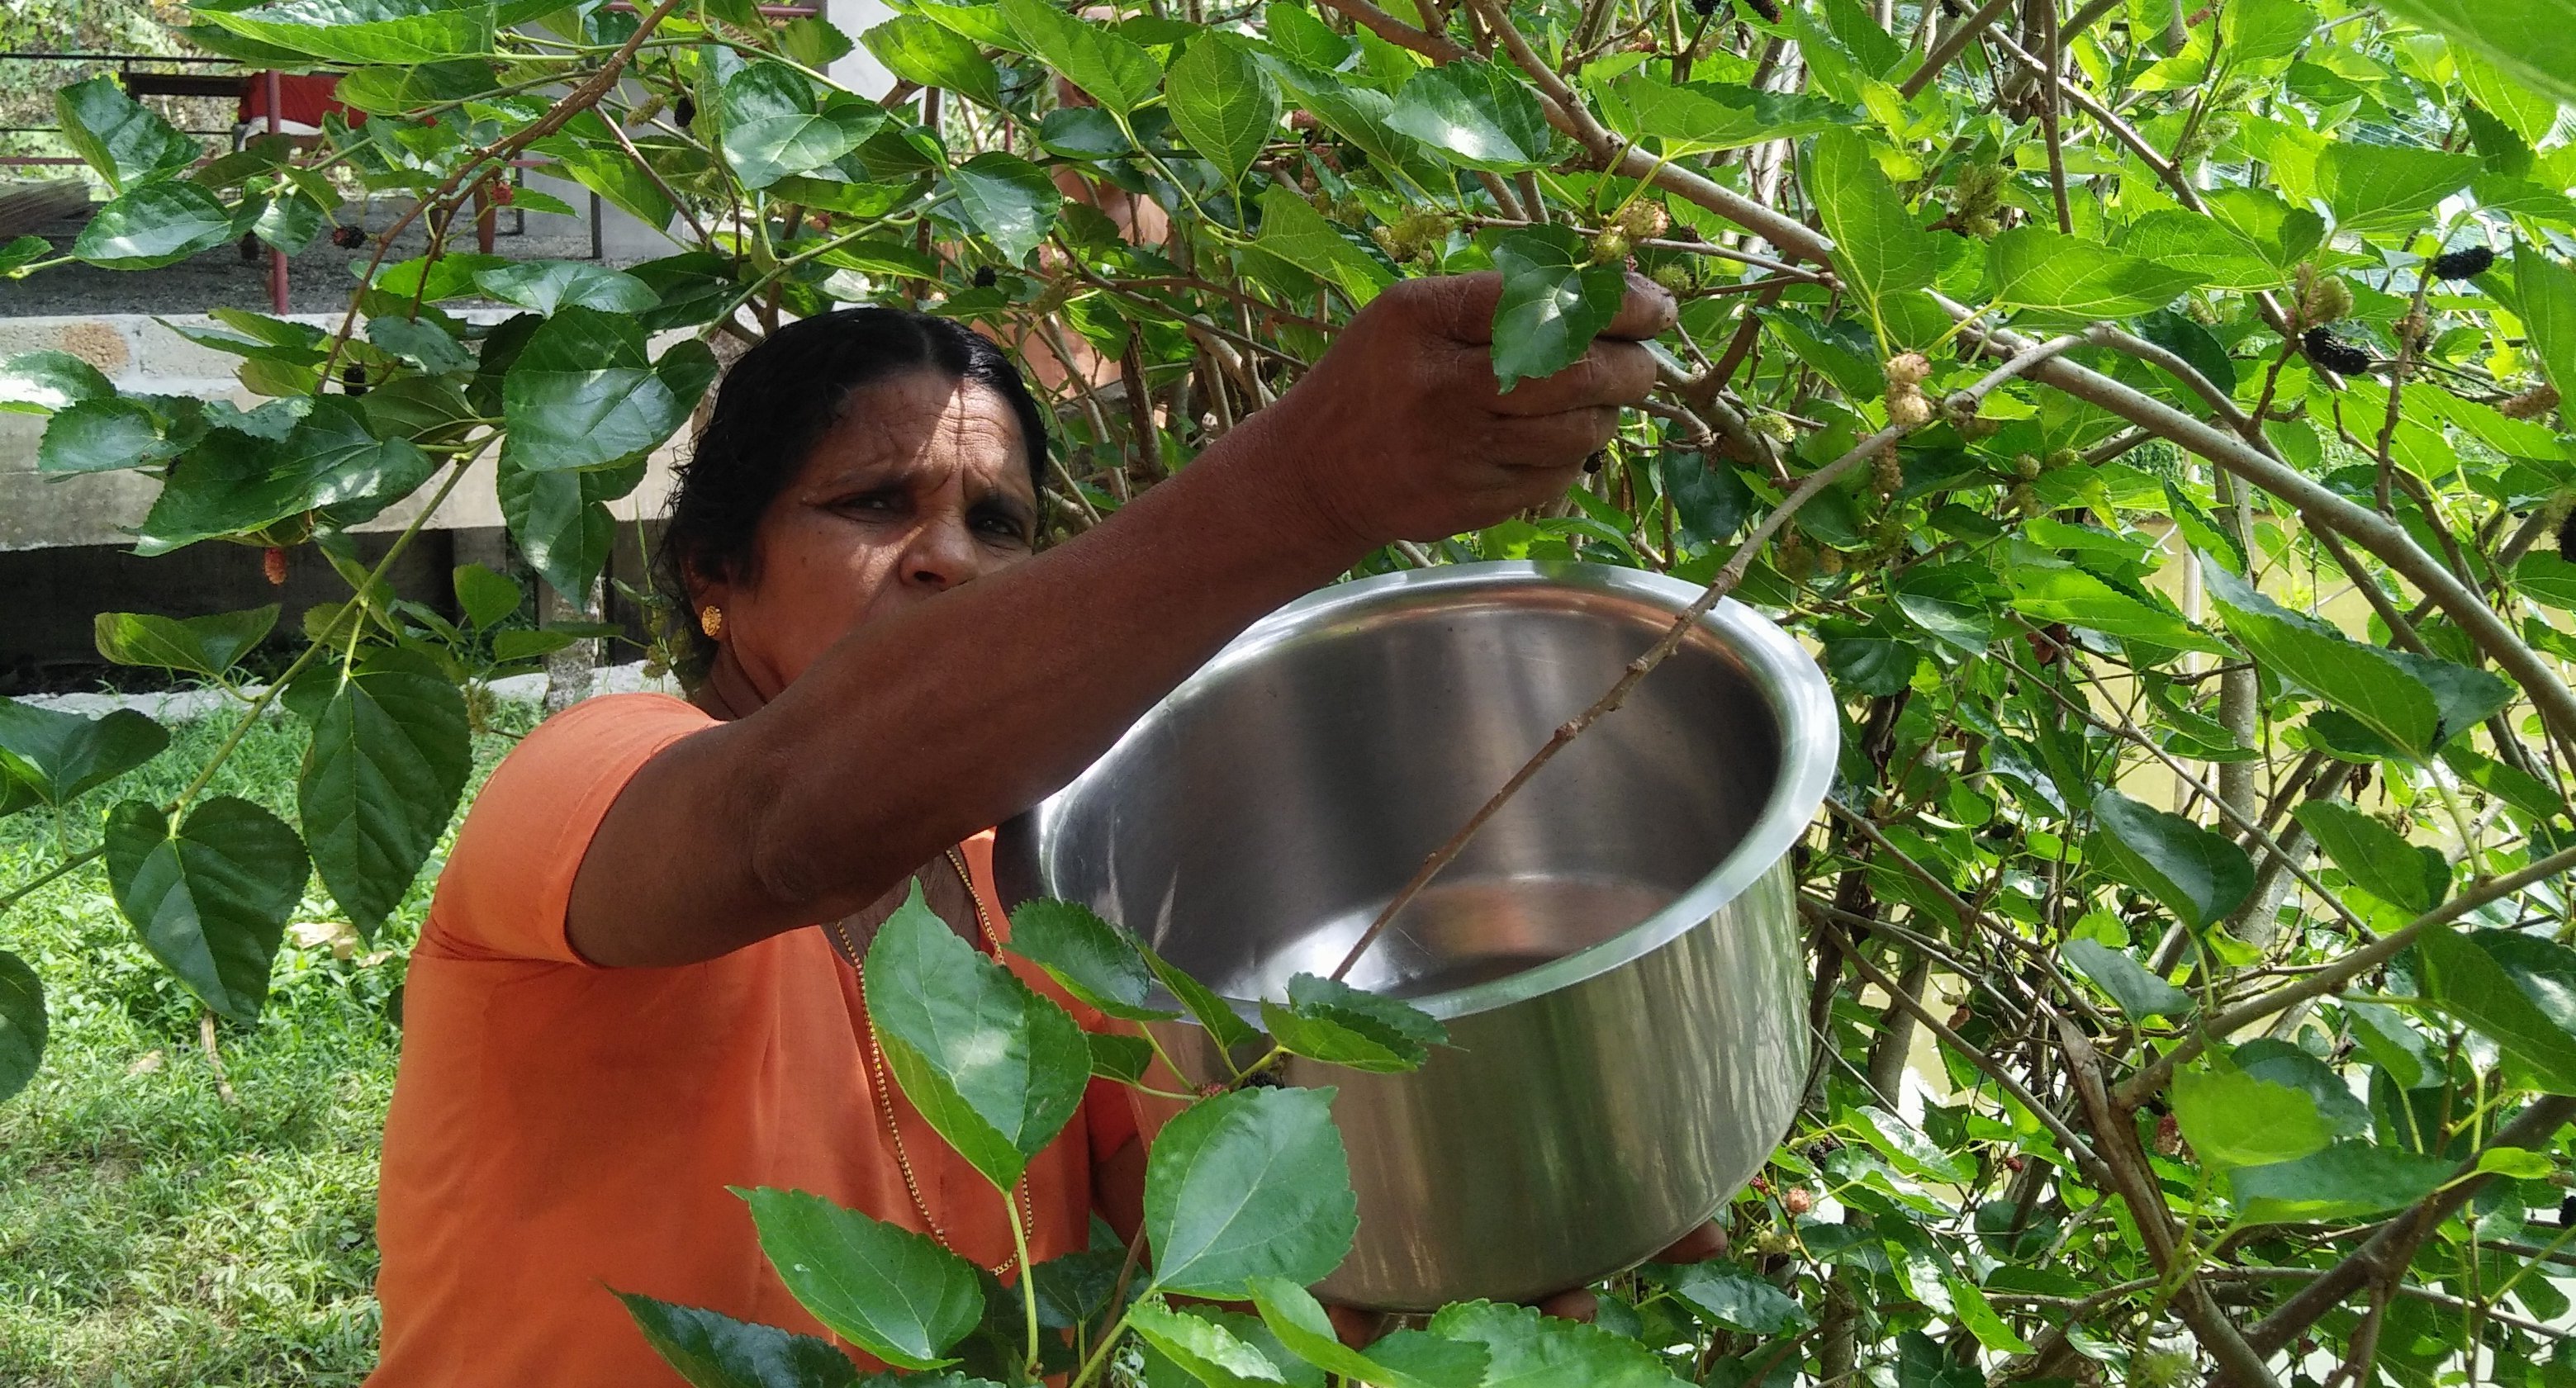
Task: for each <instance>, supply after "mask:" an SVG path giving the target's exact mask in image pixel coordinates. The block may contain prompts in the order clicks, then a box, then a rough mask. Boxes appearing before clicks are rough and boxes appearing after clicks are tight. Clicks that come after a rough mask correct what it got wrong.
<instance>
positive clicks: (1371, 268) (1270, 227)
mask: <svg viewBox="0 0 2576 1388" xmlns="http://www.w3.org/2000/svg"><path fill="white" fill-rule="evenodd" d="M1255 244H1256V245H1258V246H1259V247H1260V248H1261V249H1262V250H1265V251H1268V252H1269V253H1270V254H1272V255H1275V256H1277V257H1279V258H1280V259H1281V260H1284V261H1287V262H1288V263H1289V264H1291V265H1294V266H1296V267H1297V268H1298V269H1300V270H1303V271H1305V272H1306V273H1307V274H1310V275H1313V276H1315V277H1316V278H1317V279H1320V280H1323V281H1324V282H1326V283H1328V284H1331V285H1333V286H1334V287H1335V288H1338V289H1340V290H1341V291H1342V293H1343V294H1344V295H1345V296H1346V297H1348V298H1349V299H1350V301H1351V303H1352V304H1353V305H1354V306H1357V305H1361V304H1366V303H1367V302H1368V301H1369V300H1371V299H1374V298H1376V297H1377V293H1378V291H1379V290H1381V289H1384V288H1386V287H1387V285H1389V284H1391V283H1393V282H1394V279H1395V277H1394V276H1393V275H1390V274H1388V273H1387V271H1386V267H1384V266H1382V265H1380V264H1378V263H1377V262H1376V261H1375V260H1372V259H1370V258H1369V257H1368V256H1367V255H1366V254H1365V253H1363V252H1362V251H1361V250H1360V248H1359V247H1357V246H1354V245H1352V244H1351V243H1350V242H1348V241H1345V240H1343V239H1342V236H1341V233H1340V232H1337V231H1335V230H1334V229H1333V224H1332V223H1330V222H1328V221H1325V220H1324V215H1323V214H1322V213H1320V212H1317V211H1316V210H1315V209H1314V206H1313V205H1312V204H1310V203H1308V202H1307V201H1306V200H1305V199H1304V198H1301V197H1299V196H1297V194H1296V193H1295V191H1293V190H1291V189H1287V188H1282V187H1280V186H1278V185H1277V184H1272V185H1271V186H1269V187H1267V188H1264V189H1262V190H1261V235H1260V239H1259V240H1258V241H1257V242H1255Z"/></svg>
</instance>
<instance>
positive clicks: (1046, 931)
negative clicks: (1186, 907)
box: [1010, 897, 1181, 1022]
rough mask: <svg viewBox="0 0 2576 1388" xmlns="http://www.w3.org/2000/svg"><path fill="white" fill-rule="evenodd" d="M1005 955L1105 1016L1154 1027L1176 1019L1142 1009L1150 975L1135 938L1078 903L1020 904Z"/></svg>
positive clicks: (1013, 914)
mask: <svg viewBox="0 0 2576 1388" xmlns="http://www.w3.org/2000/svg"><path fill="white" fill-rule="evenodd" d="M1010 950H1011V952H1012V953H1013V954H1016V955H1018V956H1020V957H1021V958H1023V959H1026V960H1028V961H1029V962H1030V963H1032V964H1035V965H1037V966H1038V967H1039V968H1042V969H1044V970H1046V971H1047V976H1048V977H1050V978H1053V979H1054V980H1055V981H1056V982H1057V983H1059V984H1061V985H1063V987H1064V990H1065V991H1066V992H1068V993H1071V994H1072V995H1073V996H1074V998H1075V999H1076V1000H1077V1001H1079V1002H1081V1003H1082V1004H1083V1005H1084V1006H1086V1007H1090V1008H1093V1009H1096V1010H1097V1011H1099V1012H1101V1013H1103V1014H1105V1015H1107V1016H1111V1017H1117V1018H1120V1019H1121V1020H1124V1021H1130V1022H1159V1021H1168V1020H1170V1019H1171V1018H1174V1017H1178V1016H1180V1015H1181V1014H1180V1013H1178V1012H1169V1011H1165V1010H1163V1009H1161V1008H1157V1007H1147V1006H1146V1005H1145V995H1146V994H1147V993H1148V992H1150V991H1152V989H1153V986H1154V975H1153V971H1152V970H1150V969H1148V968H1147V967H1146V966H1145V957H1144V956H1143V955H1141V954H1139V953H1137V952H1136V944H1135V941H1134V938H1133V937H1131V936H1129V935H1128V934H1127V932H1125V931H1123V930H1120V929H1119V928H1118V927H1116V926H1114V925H1111V924H1110V923H1109V922H1107V921H1105V920H1102V919H1101V918H1100V917H1098V916H1096V915H1094V914H1092V911H1091V908H1090V907H1087V906H1084V905H1082V904H1080V903H1079V902H1072V901H1058V900H1056V899H1054V898H1052V897H1048V898H1043V899H1040V900H1037V901H1031V902H1026V903H1023V904H1022V905H1021V906H1020V908H1019V909H1018V910H1015V911H1013V912H1011V939H1010Z"/></svg>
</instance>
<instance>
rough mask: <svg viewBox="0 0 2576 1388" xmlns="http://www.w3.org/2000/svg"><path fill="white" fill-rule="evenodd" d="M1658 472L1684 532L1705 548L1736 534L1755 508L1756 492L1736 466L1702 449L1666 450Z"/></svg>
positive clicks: (1656, 463)
mask: <svg viewBox="0 0 2576 1388" xmlns="http://www.w3.org/2000/svg"><path fill="white" fill-rule="evenodd" d="M1655 475H1656V480H1657V481H1658V482H1659V483H1661V485H1662V488H1663V493H1664V496H1665V498H1666V499H1667V500H1669V501H1671V502H1672V505H1673V519H1674V521H1675V522H1676V523H1677V524H1678V526H1679V528H1680V530H1681V533H1682V534H1683V535H1685V536H1687V537H1689V538H1690V540H1692V541H1693V542H1694V543H1696V544H1698V545H1699V546H1701V547H1703V548H1705V547H1707V546H1709V545H1714V544H1717V543H1719V542H1721V541H1724V540H1727V539H1730V538H1732V537H1733V536H1734V534H1735V532H1736V531H1738V530H1741V529H1743V528H1744V519H1745V517H1746V516H1747V515H1748V514H1750V513H1751V511H1752V509H1753V492H1752V490H1751V489H1750V488H1748V487H1746V486H1745V485H1744V479H1743V478H1742V477H1739V476H1737V475H1736V472H1735V469H1733V468H1731V467H1728V466H1726V465H1725V464H1724V463H1722V462H1718V461H1716V460H1713V459H1710V458H1707V457H1705V456H1703V455H1701V454H1699V453H1696V452H1690V453H1666V454H1664V455H1663V456H1662V457H1661V458H1659V459H1657V460H1656V462H1655Z"/></svg>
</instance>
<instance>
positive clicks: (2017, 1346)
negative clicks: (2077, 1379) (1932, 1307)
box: [1941, 1277, 2031, 1354]
mask: <svg viewBox="0 0 2576 1388" xmlns="http://www.w3.org/2000/svg"><path fill="white" fill-rule="evenodd" d="M1941 1280H1942V1282H1943V1283H1944V1284H1946V1285H1947V1286H1948V1287H1949V1289H1950V1308H1951V1314H1952V1315H1954V1316H1956V1317H1957V1318H1958V1321H1959V1324H1961V1325H1963V1326H1965V1327H1967V1330H1968V1333H1969V1334H1971V1335H1974V1336H1976V1337H1977V1343H1978V1344H1981V1345H1983V1346H1985V1347H1986V1348H1988V1349H1990V1350H1993V1351H1994V1352H1995V1353H1997V1354H2028V1353H2030V1352H2031V1346H2030V1342H2029V1341H2027V1340H2024V1339H2023V1338H2022V1337H2021V1336H2020V1335H2018V1334H2015V1333H2014V1331H2013V1328H2012V1327H2011V1326H2009V1325H2007V1324H2005V1323H2004V1318H2003V1317H2001V1316H1999V1315H1996V1314H1995V1307H1994V1303H1992V1302H1990V1301H1988V1300H1986V1293H1985V1290H1984V1289H1983V1288H1981V1287H1979V1286H1978V1285H1977V1284H1976V1283H1974V1282H1971V1281H1969V1280H1968V1279H1966V1278H1964V1277H1945V1278H1943V1279H1941Z"/></svg>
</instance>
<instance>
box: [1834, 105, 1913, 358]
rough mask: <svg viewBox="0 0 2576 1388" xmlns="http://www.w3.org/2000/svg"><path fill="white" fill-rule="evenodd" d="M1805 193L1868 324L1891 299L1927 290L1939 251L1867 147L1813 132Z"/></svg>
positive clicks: (1840, 135)
mask: <svg viewBox="0 0 2576 1388" xmlns="http://www.w3.org/2000/svg"><path fill="white" fill-rule="evenodd" d="M1807 186H1808V192H1809V195H1810V196H1811V197H1812V198H1813V199H1814V201H1815V204H1816V210H1817V213H1818V214H1819V215H1820V216H1822V217H1823V219H1824V223H1825V234H1826V235H1827V236H1830V237H1832V238H1833V240H1834V265H1835V268H1836V269H1838V270H1840V271H1841V272H1842V276H1843V283H1844V284H1845V285H1846V286H1848V287H1849V288H1850V289H1851V291H1852V292H1853V293H1855V294H1857V295H1859V296H1860V299H1861V301H1862V302H1863V303H1865V304H1867V305H1868V306H1869V312H1870V318H1871V319H1872V321H1873V322H1882V321H1883V320H1884V319H1885V317H1886V314H1887V308H1886V305H1887V301H1888V300H1889V299H1890V298H1892V297H1893V296H1895V295H1897V294H1900V293H1903V292H1905V291H1908V290H1914V289H1921V288H1923V287H1924V286H1926V285H1929V284H1930V283H1932V278H1933V275H1934V274H1935V273H1936V272H1937V271H1938V270H1939V269H1940V265H1941V252H1940V248H1939V247H1938V246H1937V245H1936V244H1935V243H1934V240H1933V236H1932V233H1930V232H1928V231H1925V230H1924V229H1923V227H1922V225H1921V224H1920V223H1918V222H1917V221H1915V219H1914V214H1913V213H1911V212H1908V211H1907V210H1906V208H1905V204H1904V203H1903V202H1901V201H1899V200H1898V199H1897V196H1896V188H1895V185H1893V184H1891V183H1889V182H1888V181H1887V175H1886V174H1885V173H1884V172H1882V171H1881V170H1880V169H1879V167H1878V160H1877V159H1875V158H1873V157H1872V156H1871V154H1870V152H1869V144H1868V142H1867V141H1865V140H1863V139H1862V138H1861V137H1860V136H1859V135H1856V134H1854V133H1852V132H1851V131H1849V130H1844V129H1841V128H1839V127H1838V128H1835V129H1832V130H1826V131H1823V132H1820V133H1819V134H1818V135H1817V136H1816V139H1815V143H1814V144H1813V145H1811V146H1810V147H1809V148H1808V151H1807ZM1881 336H1882V337H1884V336H1885V333H1884V331H1883V330H1882V332H1881Z"/></svg>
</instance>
